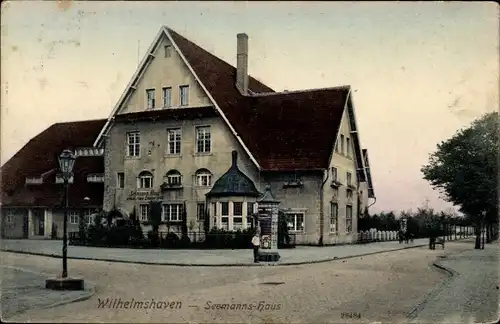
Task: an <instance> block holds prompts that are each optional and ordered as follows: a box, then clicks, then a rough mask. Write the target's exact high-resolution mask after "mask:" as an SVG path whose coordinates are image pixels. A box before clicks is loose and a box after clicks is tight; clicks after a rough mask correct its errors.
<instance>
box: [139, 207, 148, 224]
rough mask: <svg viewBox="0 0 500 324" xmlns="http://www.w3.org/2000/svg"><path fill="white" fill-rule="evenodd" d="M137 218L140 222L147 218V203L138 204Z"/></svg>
mask: <svg viewBox="0 0 500 324" xmlns="http://www.w3.org/2000/svg"><path fill="white" fill-rule="evenodd" d="M139 220H140V221H141V222H147V221H148V220H149V205H140V206H139Z"/></svg>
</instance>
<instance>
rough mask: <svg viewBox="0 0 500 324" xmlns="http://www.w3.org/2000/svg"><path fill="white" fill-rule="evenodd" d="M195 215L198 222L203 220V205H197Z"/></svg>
mask: <svg viewBox="0 0 500 324" xmlns="http://www.w3.org/2000/svg"><path fill="white" fill-rule="evenodd" d="M196 215H197V218H198V220H199V221H202V220H204V219H205V203H198V205H197V208H196Z"/></svg>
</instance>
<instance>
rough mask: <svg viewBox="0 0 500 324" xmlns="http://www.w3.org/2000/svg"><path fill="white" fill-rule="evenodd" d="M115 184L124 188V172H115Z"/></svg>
mask: <svg viewBox="0 0 500 324" xmlns="http://www.w3.org/2000/svg"><path fill="white" fill-rule="evenodd" d="M116 184H117V186H118V188H120V189H123V188H125V173H124V172H118V173H117V174H116Z"/></svg>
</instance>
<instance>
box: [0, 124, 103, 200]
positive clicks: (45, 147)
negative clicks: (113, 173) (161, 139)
mask: <svg viewBox="0 0 500 324" xmlns="http://www.w3.org/2000/svg"><path fill="white" fill-rule="evenodd" d="M105 122H106V120H102V119H101V120H87V121H78V122H68V123H57V124H54V125H52V126H50V127H49V128H47V129H46V130H44V131H43V132H41V133H40V134H38V135H37V136H35V137H34V138H33V139H31V140H30V141H29V142H28V143H27V144H26V145H25V146H24V147H23V148H22V149H21V150H19V151H18V152H17V153H16V154H15V155H14V156H13V157H12V158H11V159H10V160H9V161H7V162H6V163H5V164H4V165H3V166H2V168H1V174H0V176H1V188H2V205H3V206H6V205H10V206H59V205H60V203H61V202H62V198H63V194H64V192H63V188H62V185H59V184H55V174H56V172H57V169H58V168H59V162H58V155H59V154H60V153H61V152H62V151H63V150H64V149H71V150H74V149H75V148H77V147H91V146H92V144H93V142H94V140H95V138H96V137H97V135H98V134H99V131H100V130H101V128H102V127H103V126H104V123H105ZM54 170H56V172H54ZM49 171H52V172H49ZM73 171H74V184H72V185H71V186H70V197H71V198H72V201H70V204H71V205H78V204H80V201H82V202H83V198H85V197H86V196H88V197H89V198H91V201H90V203H91V204H95V205H101V204H102V197H103V192H104V191H103V185H102V184H96V183H88V182H87V181H86V176H87V173H102V172H104V160H103V157H78V158H77V160H76V161H75V165H74V169H73ZM44 173H46V175H45V181H44V183H43V184H40V185H25V180H26V177H40V176H42V174H44Z"/></svg>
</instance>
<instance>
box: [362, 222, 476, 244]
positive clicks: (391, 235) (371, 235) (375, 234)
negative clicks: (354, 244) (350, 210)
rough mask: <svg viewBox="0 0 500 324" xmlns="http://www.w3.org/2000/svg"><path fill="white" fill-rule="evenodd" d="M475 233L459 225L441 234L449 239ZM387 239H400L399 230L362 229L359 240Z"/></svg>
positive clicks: (382, 240) (378, 240)
mask: <svg viewBox="0 0 500 324" xmlns="http://www.w3.org/2000/svg"><path fill="white" fill-rule="evenodd" d="M472 235H474V228H473V227H465V226H463V227H457V228H453V230H452V229H451V228H449V229H446V230H443V231H442V232H441V234H440V235H439V236H443V237H446V239H447V240H449V241H451V240H457V239H462V238H466V237H469V236H472ZM385 241H399V234H398V231H379V230H377V229H374V228H372V229H370V230H367V231H360V232H359V233H358V242H360V243H368V242H385Z"/></svg>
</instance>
